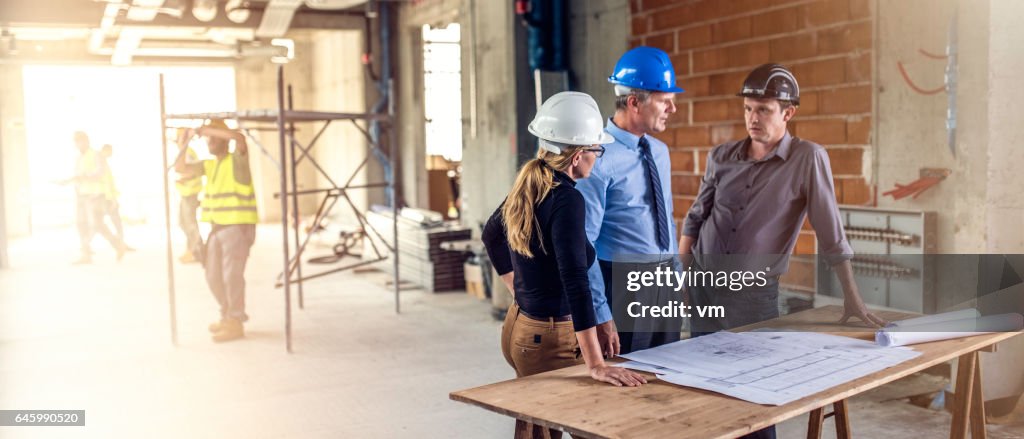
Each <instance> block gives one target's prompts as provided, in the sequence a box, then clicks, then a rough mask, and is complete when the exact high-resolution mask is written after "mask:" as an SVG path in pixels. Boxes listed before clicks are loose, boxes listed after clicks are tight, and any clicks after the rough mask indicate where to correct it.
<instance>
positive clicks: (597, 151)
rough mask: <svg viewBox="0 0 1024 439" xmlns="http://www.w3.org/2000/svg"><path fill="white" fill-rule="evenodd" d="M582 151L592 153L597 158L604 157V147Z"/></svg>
mask: <svg viewBox="0 0 1024 439" xmlns="http://www.w3.org/2000/svg"><path fill="white" fill-rule="evenodd" d="M584 151H590V152H592V153H594V155H595V156H597V157H601V156H603V155H604V147H603V146H595V147H593V148H587V149H584Z"/></svg>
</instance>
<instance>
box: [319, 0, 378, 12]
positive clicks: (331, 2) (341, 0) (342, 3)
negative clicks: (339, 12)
mask: <svg viewBox="0 0 1024 439" xmlns="http://www.w3.org/2000/svg"><path fill="white" fill-rule="evenodd" d="M363 3H366V0H306V6H309V7H310V8H312V9H323V10H333V9H348V8H351V7H353V6H359V5H361V4H363Z"/></svg>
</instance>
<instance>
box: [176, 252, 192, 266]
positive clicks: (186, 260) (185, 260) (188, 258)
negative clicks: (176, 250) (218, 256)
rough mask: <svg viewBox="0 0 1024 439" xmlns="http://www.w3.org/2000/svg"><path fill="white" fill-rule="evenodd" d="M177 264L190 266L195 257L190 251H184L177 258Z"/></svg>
mask: <svg viewBox="0 0 1024 439" xmlns="http://www.w3.org/2000/svg"><path fill="white" fill-rule="evenodd" d="M178 262H181V263H182V264H191V263H193V262H196V257H195V255H193V254H192V251H191V250H185V253H182V254H181V256H178Z"/></svg>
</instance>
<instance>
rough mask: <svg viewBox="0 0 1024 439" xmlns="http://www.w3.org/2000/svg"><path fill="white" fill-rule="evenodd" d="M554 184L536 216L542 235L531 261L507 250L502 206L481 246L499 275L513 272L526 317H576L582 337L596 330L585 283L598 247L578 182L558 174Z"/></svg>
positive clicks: (534, 238) (533, 243)
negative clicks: (589, 233) (591, 236)
mask: <svg viewBox="0 0 1024 439" xmlns="http://www.w3.org/2000/svg"><path fill="white" fill-rule="evenodd" d="M554 179H555V181H556V182H557V183H558V185H557V186H555V188H554V189H552V190H551V191H550V192H548V196H547V197H545V198H544V199H543V200H541V202H540V204H538V205H537V206H536V208H535V210H534V217H535V218H536V219H537V223H538V224H539V225H540V230H539V233H538V230H534V232H533V236H532V237H531V238H530V251H531V252H532V253H533V257H532V258H527V257H526V256H524V255H521V254H519V253H516V252H513V251H512V250H511V249H510V248H509V246H508V238H507V235H506V233H505V224H504V221H503V220H502V215H501V210H502V208H503V207H504V204H505V203H504V202H502V205H500V206H498V209H497V210H495V211H494V214H493V215H491V218H490V219H489V220H488V221H487V225H486V226H485V227H484V233H483V242H484V246H485V247H487V255H488V256H489V257H490V258H491V263H492V264H494V268H495V269H496V270H497V271H498V274H506V273H508V272H511V271H513V270H514V271H515V289H516V291H515V299H516V303H518V304H519V307H520V308H521V309H522V310H523V311H526V313H527V314H529V315H531V316H534V317H540V318H547V317H558V316H564V315H566V314H572V322H573V329H575V330H576V331H582V330H584V329H588V328H591V327H594V326H596V325H597V318H596V316H595V313H594V304H593V302H592V299H591V297H590V281H589V280H588V278H587V269H588V268H589V267H590V265H591V264H593V263H594V247H593V246H592V245H590V241H588V240H587V232H586V228H585V221H584V219H585V216H586V206H585V204H584V201H583V195H581V194H580V192H579V191H577V190H576V188H575V186H576V182H575V181H574V180H573V179H572V178H570V177H569V176H568V175H565V174H564V173H562V172H559V171H555V176H554ZM542 240H543V243H544V246H543V248H544V249H545V250H547V251H546V252H545V251H544V250H542V249H541V245H540V244H541V241H542Z"/></svg>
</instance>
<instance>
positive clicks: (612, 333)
mask: <svg viewBox="0 0 1024 439" xmlns="http://www.w3.org/2000/svg"><path fill="white" fill-rule="evenodd" d="M597 342H598V344H600V345H601V353H602V354H603V355H604V357H605V358H613V357H615V356H617V355H619V350H620V348H621V345H620V344H619V332H618V330H616V329H615V321H614V320H609V321H607V322H604V323H601V324H598V325H597ZM595 379H596V378H595Z"/></svg>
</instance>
